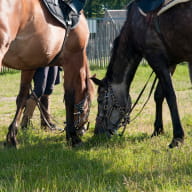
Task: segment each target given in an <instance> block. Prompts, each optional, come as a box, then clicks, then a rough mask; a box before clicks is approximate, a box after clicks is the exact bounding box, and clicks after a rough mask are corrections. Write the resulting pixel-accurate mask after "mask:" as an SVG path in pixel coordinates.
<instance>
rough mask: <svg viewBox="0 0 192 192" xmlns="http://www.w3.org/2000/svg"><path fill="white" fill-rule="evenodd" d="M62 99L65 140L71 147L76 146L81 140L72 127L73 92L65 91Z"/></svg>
mask: <svg viewBox="0 0 192 192" xmlns="http://www.w3.org/2000/svg"><path fill="white" fill-rule="evenodd" d="M64 81H65V80H64ZM64 99H65V107H66V139H67V142H70V140H71V142H72V146H76V145H79V144H80V143H81V139H80V138H79V137H78V136H77V133H76V129H75V126H74V104H75V91H73V90H66V89H65V95H64Z"/></svg>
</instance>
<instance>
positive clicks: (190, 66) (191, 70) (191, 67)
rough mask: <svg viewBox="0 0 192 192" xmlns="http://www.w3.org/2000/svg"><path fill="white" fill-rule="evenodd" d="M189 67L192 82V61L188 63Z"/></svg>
mask: <svg viewBox="0 0 192 192" xmlns="http://www.w3.org/2000/svg"><path fill="white" fill-rule="evenodd" d="M188 68H189V77H190V81H191V83H192V61H191V62H189V63H188Z"/></svg>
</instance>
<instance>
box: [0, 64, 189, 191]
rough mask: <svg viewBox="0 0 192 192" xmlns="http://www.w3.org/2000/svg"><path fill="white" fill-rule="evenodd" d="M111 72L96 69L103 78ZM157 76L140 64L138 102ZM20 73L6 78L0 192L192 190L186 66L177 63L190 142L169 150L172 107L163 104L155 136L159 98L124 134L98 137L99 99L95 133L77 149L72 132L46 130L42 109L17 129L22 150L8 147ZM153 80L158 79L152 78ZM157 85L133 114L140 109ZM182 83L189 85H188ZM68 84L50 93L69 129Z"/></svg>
mask: <svg viewBox="0 0 192 192" xmlns="http://www.w3.org/2000/svg"><path fill="white" fill-rule="evenodd" d="M105 72H106V70H105V69H102V70H99V69H93V70H92V72H91V73H92V74H94V73H96V74H97V77H98V78H102V77H103V76H104V74H105ZM150 73H151V69H150V68H149V67H148V66H147V65H145V66H140V67H139V69H138V71H137V74H136V76H135V78H134V81H133V84H132V87H131V96H132V100H133V102H134V100H135V99H136V97H137V96H138V93H139V92H140V90H141V88H142V87H143V85H144V82H145V81H146V79H147V78H148V75H149V74H150ZM19 79H20V75H19V74H18V73H17V74H8V75H2V76H0V82H1V84H0V101H1V102H0V144H1V145H0V192H12V191H14V192H25V191H26V192H141V191H143V192H191V191H192V181H191V175H192V148H191V146H192V140H191V136H192V134H191V126H192V121H191V119H192V115H191V104H192V102H191V96H192V92H191V89H190V88H191V84H190V82H189V77H188V71H187V66H186V65H180V66H178V67H177V70H176V72H175V76H174V78H173V83H174V86H175V89H176V94H177V98H178V106H179V110H180V115H181V121H182V123H183V126H184V128H185V132H186V140H185V143H184V145H183V146H180V147H178V148H175V149H168V147H167V145H168V143H169V142H170V141H171V138H172V125H171V120H170V114H169V111H168V108H167V104H166V103H164V105H163V118H164V128H165V132H166V133H165V135H162V136H159V137H155V138H151V137H150V135H151V133H152V131H153V120H154V116H155V105H154V101H153V98H151V99H150V101H149V103H148V104H147V106H146V107H145V109H144V111H143V112H142V114H141V115H140V116H139V117H138V118H137V119H136V120H135V121H133V122H131V124H130V125H128V126H127V130H126V132H125V135H124V136H123V137H119V136H117V135H116V136H114V137H112V138H111V139H107V138H106V137H104V136H103V137H93V130H94V123H95V116H96V113H97V102H96V97H95V99H94V101H93V104H92V107H91V113H90V122H91V126H90V130H89V131H88V133H87V134H86V135H85V136H84V137H83V138H82V139H83V144H82V146H80V147H78V148H74V149H73V148H71V147H70V146H68V145H67V143H66V140H65V133H61V132H59V131H56V132H44V131H42V130H40V128H39V112H38V110H36V111H35V114H34V116H33V119H32V122H33V127H30V128H29V130H28V131H25V132H22V131H21V130H19V133H18V141H19V145H18V149H17V150H16V149H7V148H4V147H3V142H4V141H5V137H6V133H7V128H8V125H9V123H10V122H11V120H12V118H13V114H14V112H15V97H16V95H17V92H18V88H19ZM151 81H152V80H151ZM150 85H151V82H150V83H149V87H148V88H147V90H146V92H145V93H144V95H143V96H142V99H141V101H140V102H139V104H138V105H137V107H136V109H135V111H134V112H133V115H132V116H131V118H132V117H133V116H134V114H136V113H137V111H138V110H139V109H140V108H141V106H142V104H143V101H144V100H145V98H146V97H147V95H148V91H149V89H150ZM181 87H182V89H181ZM62 100H63V88H62V85H61V84H60V85H58V86H56V87H55V90H54V92H53V95H52V96H51V101H52V102H51V114H52V116H53V117H54V118H55V119H56V120H57V125H58V126H60V127H61V128H63V126H64V125H63V121H64V119H65V113H64V112H65V110H64V104H63V102H62Z"/></svg>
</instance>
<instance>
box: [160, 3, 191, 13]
mask: <svg viewBox="0 0 192 192" xmlns="http://www.w3.org/2000/svg"><path fill="white" fill-rule="evenodd" d="M188 1H191V0H165V2H164V4H163V6H162V8H161V9H160V10H159V11H158V12H157V15H161V14H162V13H164V12H165V11H167V10H168V9H170V8H171V7H173V6H175V5H177V4H179V3H185V2H188Z"/></svg>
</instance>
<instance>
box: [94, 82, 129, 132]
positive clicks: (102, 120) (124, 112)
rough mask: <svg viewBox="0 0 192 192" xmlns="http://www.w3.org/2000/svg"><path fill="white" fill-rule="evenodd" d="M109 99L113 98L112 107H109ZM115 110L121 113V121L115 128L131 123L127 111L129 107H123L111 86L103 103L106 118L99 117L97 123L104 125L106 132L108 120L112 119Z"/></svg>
mask: <svg viewBox="0 0 192 192" xmlns="http://www.w3.org/2000/svg"><path fill="white" fill-rule="evenodd" d="M109 97H110V98H111V105H109ZM114 109H117V110H118V111H119V112H120V115H121V117H122V118H121V120H120V121H118V122H117V123H116V124H114V126H115V127H117V128H120V127H122V126H124V127H125V126H126V125H127V124H128V123H129V120H130V119H129V111H127V110H126V109H127V106H126V107H122V106H121V105H120V104H119V102H118V100H117V98H116V96H115V94H114V91H113V88H112V86H111V85H110V84H109V85H108V87H107V89H105V96H104V101H103V110H104V116H103V117H99V116H97V118H96V121H97V122H99V123H100V124H103V127H104V128H105V130H107V126H106V124H107V119H110V117H111V114H112V111H113V110H114ZM109 131H110V133H111V134H113V130H109Z"/></svg>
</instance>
